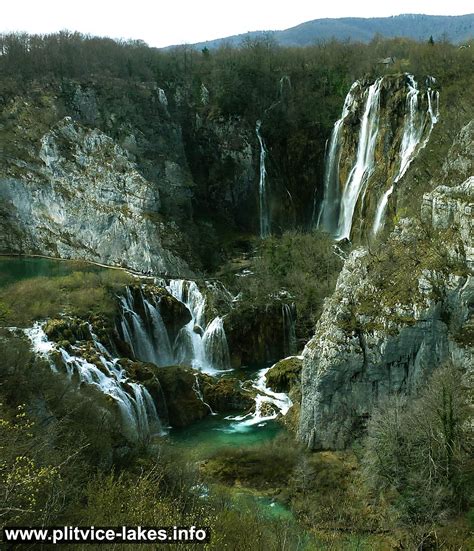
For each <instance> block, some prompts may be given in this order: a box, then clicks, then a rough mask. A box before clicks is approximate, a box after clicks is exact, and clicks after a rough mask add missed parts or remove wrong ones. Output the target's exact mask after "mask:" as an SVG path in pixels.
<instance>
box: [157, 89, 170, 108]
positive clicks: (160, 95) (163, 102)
mask: <svg viewBox="0 0 474 551" xmlns="http://www.w3.org/2000/svg"><path fill="white" fill-rule="evenodd" d="M158 100H159V101H160V103H161V105H163V106H164V107H168V98H167V97H166V93H165V91H164V90H163V88H158Z"/></svg>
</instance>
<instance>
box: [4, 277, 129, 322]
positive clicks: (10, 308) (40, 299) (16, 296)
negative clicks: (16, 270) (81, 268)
mask: <svg viewBox="0 0 474 551" xmlns="http://www.w3.org/2000/svg"><path fill="white" fill-rule="evenodd" d="M132 282H133V278H132V277H131V276H130V275H128V274H127V273H125V272H122V271H119V270H104V271H101V272H97V273H94V272H73V273H72V274H70V275H67V276H63V277H53V278H48V277H37V278H32V279H26V280H23V281H19V282H17V283H14V284H12V285H10V286H8V287H6V288H3V289H1V292H0V301H1V302H3V304H5V308H6V309H4V315H3V318H4V321H5V322H6V323H8V324H10V325H16V326H27V325H30V324H31V323H32V322H33V321H35V320H39V319H45V318H52V317H57V316H58V315H59V314H60V313H64V314H69V315H73V316H82V317H88V316H94V315H102V316H105V317H111V316H113V315H114V313H115V293H116V292H117V291H118V290H119V289H121V288H123V287H124V286H125V285H127V284H129V283H132Z"/></svg>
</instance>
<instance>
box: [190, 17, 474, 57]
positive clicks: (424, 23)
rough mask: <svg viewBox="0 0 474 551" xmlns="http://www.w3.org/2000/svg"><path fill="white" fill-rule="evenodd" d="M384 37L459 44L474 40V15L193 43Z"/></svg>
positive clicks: (333, 23) (326, 25)
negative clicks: (267, 39) (267, 38)
mask: <svg viewBox="0 0 474 551" xmlns="http://www.w3.org/2000/svg"><path fill="white" fill-rule="evenodd" d="M377 34H380V35H382V36H383V37H386V38H392V37H396V36H403V37H407V38H412V39H414V40H428V39H429V38H430V36H432V37H433V39H434V40H440V39H442V38H443V37H446V38H447V39H448V40H449V41H450V42H453V43H455V44H457V43H460V42H465V41H466V40H469V39H471V38H473V37H474V14H472V13H471V14H468V15H456V16H445V15H420V14H405V15H396V16H392V17H373V18H369V19H364V18H361V17H344V18H341V19H314V20H313V21H307V22H306V23H301V24H300V25H297V26H296V27H291V28H289V29H285V30H283V31H253V32H248V33H245V34H238V35H234V36H228V37H225V38H218V39H216V40H208V41H206V42H199V43H197V44H193V46H194V47H195V48H196V49H200V48H204V47H207V48H210V49H212V48H217V47H219V46H220V45H221V44H224V43H225V44H229V45H232V46H239V45H240V44H241V43H242V41H243V40H248V39H256V38H259V37H262V36H271V37H273V38H274V39H275V40H276V42H277V43H278V44H280V45H281V46H309V45H311V44H314V43H315V42H318V41H320V40H328V39H331V38H336V39H338V40H352V41H354V42H369V41H370V40H372V38H373V37H374V36H375V35H377Z"/></svg>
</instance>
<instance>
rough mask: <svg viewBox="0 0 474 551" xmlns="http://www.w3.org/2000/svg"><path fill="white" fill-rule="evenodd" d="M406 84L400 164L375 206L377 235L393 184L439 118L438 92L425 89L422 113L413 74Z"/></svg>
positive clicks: (428, 136) (374, 227)
mask: <svg viewBox="0 0 474 551" xmlns="http://www.w3.org/2000/svg"><path fill="white" fill-rule="evenodd" d="M431 78H433V77H431ZM407 85H408V93H407V99H406V113H405V122H404V127H403V137H402V143H401V146H400V165H399V169H398V172H397V174H396V176H395V177H394V179H393V182H392V184H391V186H390V187H389V188H388V189H387V191H386V192H385V193H384V194H383V196H382V198H381V199H380V202H379V204H378V206H377V210H376V212H375V219H374V225H373V228H372V233H373V235H377V233H378V232H379V231H380V228H381V227H382V223H383V219H384V215H385V211H386V208H387V204H388V200H389V198H390V196H391V195H392V193H393V190H394V188H395V184H396V183H397V182H398V181H399V180H401V178H403V176H404V175H405V173H406V171H407V170H408V167H409V166H410V164H411V162H412V161H413V159H414V158H415V157H416V155H417V154H418V153H419V151H420V150H421V149H423V148H424V147H425V146H426V144H427V143H428V140H429V139H430V135H431V131H432V130H433V126H434V125H435V124H436V123H437V122H438V118H439V92H438V91H436V92H435V91H433V90H431V88H428V90H427V91H426V98H427V103H428V109H427V112H426V114H424V113H423V112H421V111H420V110H419V108H418V98H419V93H420V92H419V89H418V85H417V83H416V81H415V79H414V77H413V75H407ZM434 103H436V110H434V109H433V104H434ZM426 115H428V117H429V119H428V130H427V131H425V128H426ZM425 132H426V136H425V139H424V140H423V142H422V143H421V145H420V146H419V144H420V141H421V138H422V137H423V134H425ZM418 146H419V147H418Z"/></svg>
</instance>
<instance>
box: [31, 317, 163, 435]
mask: <svg viewBox="0 0 474 551" xmlns="http://www.w3.org/2000/svg"><path fill="white" fill-rule="evenodd" d="M89 331H90V334H91V336H92V341H93V344H94V348H95V351H96V353H97V355H98V357H99V360H100V365H96V364H94V363H91V362H89V361H88V360H86V359H84V358H83V357H81V356H80V349H79V348H78V347H77V346H73V347H72V350H73V354H70V353H69V352H67V351H66V350H65V349H64V348H61V347H56V345H54V344H53V343H51V342H50V341H48V339H47V336H46V334H45V333H44V331H43V329H42V327H41V325H40V324H36V325H35V326H34V327H33V328H32V329H29V330H26V331H25V333H26V334H27V336H28V337H29V338H30V340H31V342H32V345H33V350H34V351H35V352H37V353H39V354H41V355H43V356H45V357H47V358H48V359H49V362H50V365H51V368H52V369H53V370H54V371H57V368H56V367H55V365H54V361H53V359H52V357H51V352H53V351H54V350H58V351H59V353H60V355H61V359H62V363H63V365H64V367H65V369H66V373H67V375H68V377H69V378H70V379H73V378H74V377H77V379H78V381H79V383H80V384H87V385H91V386H93V387H95V388H97V389H98V390H99V391H100V392H101V393H102V394H105V395H106V396H109V397H110V398H111V399H112V400H113V401H114V402H115V404H116V405H117V407H118V410H119V412H120V416H121V420H122V429H123V433H124V435H125V436H126V437H127V438H128V439H129V440H130V441H133V442H146V441H147V440H148V439H149V438H150V436H153V435H155V434H164V431H163V427H162V425H161V422H160V419H159V417H158V413H157V411H156V407H155V404H154V402H153V398H152V397H151V395H150V393H149V391H148V390H147V389H146V388H145V387H144V386H143V385H141V384H139V383H136V382H133V381H130V380H129V379H128V377H127V374H126V372H125V371H124V369H123V368H122V367H121V366H120V364H119V360H118V359H117V358H112V356H111V355H110V354H109V352H108V351H107V349H106V348H105V347H104V346H103V345H102V344H101V343H99V341H98V340H97V337H96V336H95V335H94V333H93V332H92V328H91V327H90V326H89Z"/></svg>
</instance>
